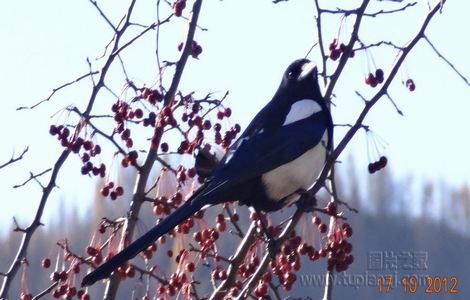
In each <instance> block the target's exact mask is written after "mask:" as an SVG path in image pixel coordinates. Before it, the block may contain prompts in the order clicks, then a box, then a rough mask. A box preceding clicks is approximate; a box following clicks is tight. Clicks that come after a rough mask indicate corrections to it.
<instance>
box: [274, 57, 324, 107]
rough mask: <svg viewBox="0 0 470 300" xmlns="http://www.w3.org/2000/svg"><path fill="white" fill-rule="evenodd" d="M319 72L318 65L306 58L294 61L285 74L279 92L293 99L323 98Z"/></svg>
mask: <svg viewBox="0 0 470 300" xmlns="http://www.w3.org/2000/svg"><path fill="white" fill-rule="evenodd" d="M317 72H318V71H317V67H316V65H315V64H314V63H313V62H311V61H310V60H308V59H306V58H302V59H298V60H296V61H294V62H293V63H291V64H290V65H289V67H288V68H287V70H286V71H285V72H284V75H283V76H282V81H281V86H280V87H279V91H278V92H280V93H286V94H288V95H290V98H291V99H295V98H297V99H301V98H314V99H318V97H320V98H321V93H320V87H319V86H318V79H317V75H318V74H317Z"/></svg>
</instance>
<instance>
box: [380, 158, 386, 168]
mask: <svg viewBox="0 0 470 300" xmlns="http://www.w3.org/2000/svg"><path fill="white" fill-rule="evenodd" d="M387 162H388V160H387V157H385V156H381V157H380V159H379V163H380V165H381V167H382V168H385V166H386V165H387Z"/></svg>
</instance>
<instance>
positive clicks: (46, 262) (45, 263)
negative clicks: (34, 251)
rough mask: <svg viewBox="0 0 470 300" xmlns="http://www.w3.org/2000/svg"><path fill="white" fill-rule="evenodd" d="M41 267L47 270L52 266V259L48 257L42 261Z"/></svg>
mask: <svg viewBox="0 0 470 300" xmlns="http://www.w3.org/2000/svg"><path fill="white" fill-rule="evenodd" d="M41 265H42V267H43V268H44V269H47V268H49V267H50V266H51V259H50V258H48V257H46V258H44V259H43V260H42V261H41Z"/></svg>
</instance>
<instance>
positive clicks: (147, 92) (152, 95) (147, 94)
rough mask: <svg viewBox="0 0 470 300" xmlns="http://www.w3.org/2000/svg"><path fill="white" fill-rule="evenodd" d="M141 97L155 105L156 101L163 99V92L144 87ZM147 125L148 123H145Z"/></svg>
mask: <svg viewBox="0 0 470 300" xmlns="http://www.w3.org/2000/svg"><path fill="white" fill-rule="evenodd" d="M141 96H142V98H144V99H146V100H147V101H148V102H150V104H152V105H155V104H157V102H161V101H162V100H163V94H162V93H160V92H159V91H158V90H152V89H149V88H144V89H143V90H142V94H141ZM147 126H148V125H147Z"/></svg>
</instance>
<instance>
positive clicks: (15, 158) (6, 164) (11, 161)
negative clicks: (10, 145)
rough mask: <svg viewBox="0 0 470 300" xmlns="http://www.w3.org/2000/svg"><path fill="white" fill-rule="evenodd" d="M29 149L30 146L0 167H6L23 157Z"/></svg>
mask: <svg viewBox="0 0 470 300" xmlns="http://www.w3.org/2000/svg"><path fill="white" fill-rule="evenodd" d="M28 150H29V147H26V148H25V149H24V150H23V152H22V153H21V154H20V155H19V156H18V157H14V156H12V157H11V158H10V160H9V161H7V162H6V163H4V164H2V165H0V169H3V168H4V167H6V166H8V165H11V164H13V163H15V162H17V161H19V160H21V159H23V156H24V155H25V154H26V152H28Z"/></svg>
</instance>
